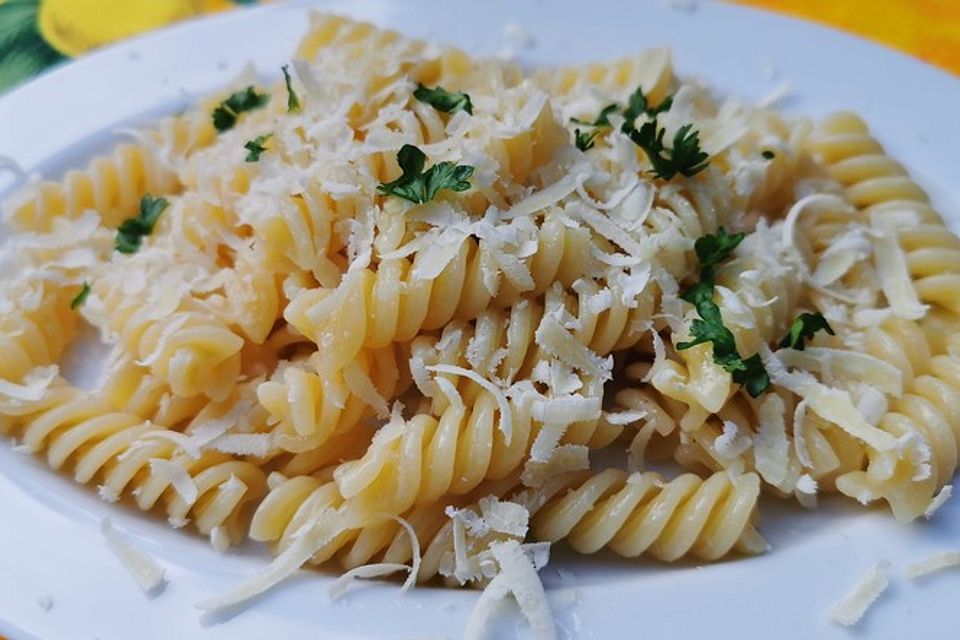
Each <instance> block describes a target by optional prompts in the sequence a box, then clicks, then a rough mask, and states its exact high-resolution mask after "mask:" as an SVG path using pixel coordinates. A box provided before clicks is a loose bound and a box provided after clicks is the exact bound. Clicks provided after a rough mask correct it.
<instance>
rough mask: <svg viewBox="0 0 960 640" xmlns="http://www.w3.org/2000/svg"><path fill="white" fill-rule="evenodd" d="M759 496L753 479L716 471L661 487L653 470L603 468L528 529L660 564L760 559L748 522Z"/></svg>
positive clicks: (758, 541)
mask: <svg viewBox="0 0 960 640" xmlns="http://www.w3.org/2000/svg"><path fill="white" fill-rule="evenodd" d="M759 493H760V480H759V478H758V477H757V475H756V474H753V473H747V474H744V475H742V476H737V477H731V475H730V474H728V473H727V472H725V471H720V472H717V473H715V474H713V475H711V476H710V477H709V478H707V479H706V480H703V479H701V478H699V477H698V476H695V475H693V474H685V475H682V476H679V477H677V478H675V479H673V480H670V481H669V482H665V481H664V480H663V478H662V477H661V476H660V475H659V474H656V473H652V472H651V473H633V474H629V475H628V474H627V473H626V472H624V471H620V470H619V469H606V470H604V471H601V472H600V473H598V474H596V475H594V476H591V477H590V478H589V479H588V480H586V481H585V482H583V483H582V484H579V485H578V486H576V487H574V488H572V489H570V490H569V491H568V492H566V493H565V494H564V495H560V496H558V497H556V498H554V499H552V500H551V501H549V502H548V503H547V504H546V505H545V506H544V507H543V508H542V509H541V510H539V511H538V512H537V514H536V515H535V516H534V517H533V521H532V524H531V531H532V533H533V536H534V538H536V539H538V540H545V541H548V542H557V541H560V540H565V541H566V542H567V543H568V544H569V545H570V546H571V547H573V548H574V549H576V550H577V551H579V552H580V553H596V552H597V551H599V550H600V549H603V548H609V549H611V550H612V551H614V552H616V553H617V554H619V555H621V556H625V557H628V558H633V557H637V556H640V555H642V554H645V553H646V554H649V555H651V556H653V557H654V558H657V559H658V560H663V561H665V562H673V561H675V560H678V559H680V558H682V557H684V556H687V555H691V556H694V557H696V558H701V559H704V560H716V559H718V558H721V557H723V556H725V555H727V554H728V553H730V552H731V551H734V550H736V551H739V552H741V553H760V552H762V551H765V550H766V549H767V545H766V543H765V542H764V541H763V539H762V538H761V537H760V536H759V534H758V533H757V532H756V530H755V529H754V528H753V525H752V524H751V520H752V518H753V515H754V511H755V509H756V502H757V497H758V496H759Z"/></svg>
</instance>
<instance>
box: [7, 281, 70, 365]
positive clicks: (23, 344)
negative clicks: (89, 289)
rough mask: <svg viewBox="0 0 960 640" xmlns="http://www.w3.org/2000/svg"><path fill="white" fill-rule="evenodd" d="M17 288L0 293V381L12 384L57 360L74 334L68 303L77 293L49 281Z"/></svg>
mask: <svg viewBox="0 0 960 640" xmlns="http://www.w3.org/2000/svg"><path fill="white" fill-rule="evenodd" d="M18 288H20V289H21V290H20V291H17V292H14V291H13V290H12V289H13V286H12V285H11V287H8V288H7V290H0V379H3V380H8V381H10V382H15V383H20V382H22V381H23V379H24V377H25V376H26V375H27V374H29V373H30V372H31V371H33V370H34V369H36V368H37V367H40V366H46V365H51V364H54V363H55V362H57V361H58V360H59V359H60V356H61V354H62V353H63V351H64V349H65V348H66V347H67V345H68V344H69V343H70V341H71V340H72V339H73V337H74V335H75V333H76V328H77V314H76V313H75V312H74V311H72V310H71V309H70V301H71V300H72V299H73V297H74V296H76V295H77V293H79V291H80V288H79V287H60V286H55V285H53V284H51V283H49V282H25V283H19V285H18ZM23 296H26V297H27V300H24V299H23ZM29 299H33V300H34V302H32V303H30V302H28V301H29ZM28 304H29V305H30V307H29V308H28V307H27V305H28ZM6 307H9V308H6Z"/></svg>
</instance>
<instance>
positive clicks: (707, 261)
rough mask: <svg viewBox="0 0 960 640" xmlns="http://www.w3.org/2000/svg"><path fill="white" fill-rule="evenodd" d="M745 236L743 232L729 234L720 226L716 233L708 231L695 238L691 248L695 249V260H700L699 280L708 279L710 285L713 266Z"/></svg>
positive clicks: (728, 254)
mask: <svg viewBox="0 0 960 640" xmlns="http://www.w3.org/2000/svg"><path fill="white" fill-rule="evenodd" d="M745 237H747V234H745V233H732V234H731V233H727V231H726V229H724V228H723V227H720V228H719V229H717V232H716V233H708V234H707V235H705V236H700V237H699V238H697V241H696V242H694V243H693V250H694V251H696V253H697V260H699V261H700V280H701V281H709V282H710V286H711V287H712V286H713V268H714V267H716V266H717V265H718V264H720V263H721V262H723V261H724V260H726V259H727V258H729V257H730V254H731V253H733V250H734V249H736V248H737V246H739V244H740V243H741V242H743V239H744V238H745Z"/></svg>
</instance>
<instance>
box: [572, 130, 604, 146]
mask: <svg viewBox="0 0 960 640" xmlns="http://www.w3.org/2000/svg"><path fill="white" fill-rule="evenodd" d="M598 135H600V131H580V129H579V128H578V129H574V130H573V138H574V140H573V141H574V144H576V145H577V149H580V151H587V150H589V149H592V148H593V145H594V143H595V142H596V141H597V136H598Z"/></svg>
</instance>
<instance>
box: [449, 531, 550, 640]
mask: <svg viewBox="0 0 960 640" xmlns="http://www.w3.org/2000/svg"><path fill="white" fill-rule="evenodd" d="M490 552H491V553H492V555H493V557H494V558H495V559H496V561H497V563H498V565H499V570H498V572H497V574H496V576H494V578H493V580H491V581H490V584H488V585H487V588H486V589H484V590H483V593H481V594H480V598H478V599H477V604H476V605H475V606H474V608H473V611H472V612H471V613H470V618H469V619H468V620H467V626H466V628H465V629H464V632H463V638H464V640H480V639H481V638H485V637H486V636H487V633H488V628H489V625H490V618H491V617H492V616H493V614H494V612H495V610H496V607H497V604H498V603H499V602H500V601H501V600H503V599H504V598H506V597H507V596H508V595H513V597H514V598H515V599H516V601H517V604H519V605H520V610H521V611H522V612H523V615H524V617H525V618H526V619H527V622H528V623H529V625H530V629H531V631H532V633H533V637H534V638H536V639H537V640H553V639H554V638H556V637H557V630H556V627H555V625H554V622H553V613H552V611H551V610H550V603H549V602H548V601H547V595H546V592H545V591H544V589H543V583H542V582H540V577H539V576H538V575H537V569H536V566H535V565H534V564H533V561H532V560H531V559H530V558H529V557H527V555H526V554H525V553H524V551H523V549H522V548H521V546H520V543H518V542H517V541H515V540H509V541H507V542H494V543H492V544H491V545H490Z"/></svg>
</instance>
